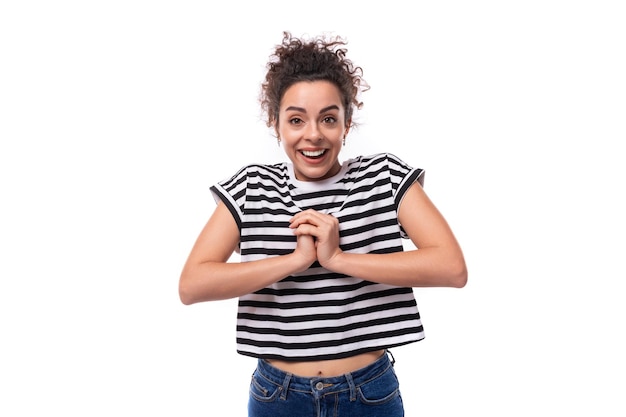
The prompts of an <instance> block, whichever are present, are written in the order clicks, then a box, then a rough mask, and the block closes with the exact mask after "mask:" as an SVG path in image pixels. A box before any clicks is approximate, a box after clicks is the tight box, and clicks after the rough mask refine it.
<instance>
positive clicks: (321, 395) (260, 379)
mask: <svg viewBox="0 0 626 417" xmlns="http://www.w3.org/2000/svg"><path fill="white" fill-rule="evenodd" d="M392 358H393V357H392ZM350 416H358V417H402V416H404V406H403V404H402V397H401V396H400V389H399V383H398V378H397V377H396V373H395V371H394V369H393V362H392V361H391V360H389V356H388V355H387V354H384V355H382V356H381V357H380V358H379V359H378V360H376V362H374V363H372V364H371V365H368V366H366V367H364V368H361V369H358V370H356V371H354V372H351V373H348V374H345V375H341V376H336V377H332V378H305V377H300V376H296V375H292V374H290V373H287V372H283V371H281V370H280V369H277V368H275V367H273V366H272V365H270V364H269V363H267V362H266V361H264V360H262V359H259V362H258V365H257V368H256V370H255V371H254V374H253V375H252V381H251V383H250V399H249V402H248V417H350Z"/></svg>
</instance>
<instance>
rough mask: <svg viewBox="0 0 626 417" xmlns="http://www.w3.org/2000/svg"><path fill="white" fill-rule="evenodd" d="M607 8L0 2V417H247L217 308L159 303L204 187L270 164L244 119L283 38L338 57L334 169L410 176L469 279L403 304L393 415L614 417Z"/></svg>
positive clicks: (613, 207)
mask: <svg viewBox="0 0 626 417" xmlns="http://www.w3.org/2000/svg"><path fill="white" fill-rule="evenodd" d="M620 3H621V2H619V1H613V2H611V1H554V0H542V1H532V0H531V1H523V2H522V1H506V2H505V1H484V0H483V1H473V2H470V1H437V2H412V3H411V2H400V1H384V2H374V3H371V4H370V3H368V2H365V3H364V2H357V1H349V2H348V1H346V2H341V1H331V2H325V1H317V2H304V3H302V2H295V3H294V2H287V1H268V2H254V3H253V2H250V4H242V3H240V2H218V3H214V4H216V5H212V4H211V3H209V2H204V1H184V0H183V1H138V0H126V1H107V2H104V1H101V2H98V1H89V2H88V1H67V0H65V1H55V2H52V1H50V2H44V1H5V2H2V4H1V5H0V64H1V65H0V139H1V147H0V193H1V194H0V196H1V198H2V202H1V204H0V210H1V212H0V250H1V252H0V332H1V338H2V339H1V343H0V352H1V356H0V415H3V416H7V417H8V416H11V417H13V416H38V415H63V416H110V415H116V416H146V415H162V416H212V415H229V416H244V415H245V407H246V401H247V389H248V382H249V376H250V374H251V373H252V370H253V368H254V360H252V359H250V358H246V357H243V356H240V355H238V354H236V353H235V344H234V343H235V341H234V324H235V300H227V301H222V302H215V303H205V304H198V305H194V306H183V305H182V304H181V303H180V302H179V300H178V294H177V284H178V276H179V273H180V270H181V268H182V265H183V263H184V261H185V258H186V256H187V254H188V252H189V250H190V248H191V245H192V244H193V241H194V240H195V238H196V236H197V234H198V233H199V231H200V228H201V227H202V226H203V224H204V222H205V221H206V219H207V218H208V216H209V214H210V213H211V211H212V209H213V207H214V202H213V200H212V198H211V196H210V194H209V190H208V187H209V186H210V185H212V184H213V183H215V182H217V181H218V180H221V179H223V178H225V177H226V176H230V175H231V174H233V173H234V172H235V171H236V170H237V169H238V168H239V167H241V166H242V165H244V164H247V163H250V162H277V161H280V160H284V159H285V156H284V155H283V153H282V151H281V149H279V148H278V147H277V146H276V142H275V140H274V138H273V137H272V136H271V135H270V134H269V131H268V129H267V128H266V127H265V125H264V124H263V122H262V121H261V120H260V110H259V106H258V103H257V95H258V91H259V85H260V82H261V80H262V77H263V74H264V65H265V63H266V61H267V58H268V56H269V54H270V53H271V51H272V48H273V46H274V45H275V44H276V43H278V42H280V40H281V38H282V31H283V30H290V31H292V32H293V33H294V35H298V36H299V35H306V34H309V35H316V34H319V33H322V32H331V33H334V34H338V35H342V36H344V37H345V38H346V39H347V40H348V42H349V52H348V53H349V56H350V57H351V58H352V59H353V60H354V61H355V63H356V64H357V65H360V66H362V67H363V69H364V77H365V79H366V80H367V81H368V82H369V84H370V85H371V87H372V88H371V90H370V91H369V92H367V93H365V94H364V95H363V97H362V98H363V100H364V102H365V106H364V108H363V110H362V111H360V112H359V113H357V121H359V122H360V123H361V125H360V127H359V128H358V129H356V130H353V131H352V132H351V134H350V135H349V136H348V144H347V146H346V148H345V150H344V152H343V154H342V155H341V157H342V159H345V158H347V157H349V156H354V155H357V154H367V153H373V152H378V151H389V152H393V153H395V154H397V155H398V156H400V157H401V158H402V159H404V160H405V161H406V162H408V163H410V164H411V165H413V166H419V167H422V168H424V169H426V172H427V173H426V190H427V192H428V193H429V195H430V196H431V198H432V199H433V200H434V201H435V203H436V204H437V206H438V207H439V208H440V210H441V211H442V212H443V213H444V215H445V216H446V218H447V219H448V221H449V222H450V224H451V225H452V227H453V229H454V231H455V232H456V234H457V237H458V239H459V240H460V242H461V244H462V246H463V248H464V251H465V254H466V258H467V263H468V267H469V273H470V276H469V283H468V285H467V287H465V288H464V289H461V290H458V289H444V288H435V289H416V290H415V293H416V296H417V299H418V303H419V306H420V310H421V313H422V318H423V321H424V325H425V330H426V335H427V336H426V339H425V340H424V341H422V342H420V343H418V344H413V345H408V346H405V347H402V348H397V349H395V350H394V355H395V357H396V360H397V365H396V369H397V372H398V374H399V376H400V380H401V388H402V392H403V397H404V401H405V405H406V410H407V415H408V416H418V415H419V416H429V417H434V416H453V415H476V416H479V415H480V416H502V415H506V416H527V415H535V416H543V415H545V416H547V415H573V414H575V415H594V416H603V417H606V416H624V415H625V414H626V405H625V404H624V400H623V394H624V389H625V385H624V374H625V372H626V364H625V361H624V353H623V352H624V351H625V348H626V346H625V344H624V342H623V333H624V319H625V318H626V314H625V313H626V312H625V309H624V301H623V298H624V285H623V281H624V278H626V276H625V273H624V267H623V259H624V249H625V247H624V232H625V231H626V230H625V224H624V213H625V212H626V211H625V209H626V207H625V204H624V202H623V197H624V188H625V186H624V180H625V179H626V176H625V175H624V171H623V167H622V166H621V164H622V162H623V158H624V151H623V149H622V147H623V144H624V139H626V123H625V115H626V99H625V97H626V83H625V79H626V77H625V76H624V74H626V59H625V51H626V42H625V40H626V30H625V27H626V26H625V25H624V22H625V21H626V20H625V19H626V14H625V13H624V12H623V11H622V10H621V9H620V8H619V7H618V6H619V5H620ZM409 4H412V6H410V8H409V6H408V5H409ZM223 404H226V410H227V411H226V412H225V413H220V412H218V411H217V410H218V409H223V408H222V407H221V405H223Z"/></svg>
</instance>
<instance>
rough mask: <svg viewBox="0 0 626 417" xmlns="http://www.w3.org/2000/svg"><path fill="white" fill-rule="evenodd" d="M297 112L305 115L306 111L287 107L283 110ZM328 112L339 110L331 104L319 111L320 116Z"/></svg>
mask: <svg viewBox="0 0 626 417" xmlns="http://www.w3.org/2000/svg"><path fill="white" fill-rule="evenodd" d="M290 110H292V111H299V112H301V113H306V110H305V109H304V108H302V107H296V106H289V107H287V108H286V109H285V111H290ZM329 110H339V106H337V105H336V104H331V105H330V106H326V107H324V108H323V109H322V110H320V114H321V113H325V112H327V111H329Z"/></svg>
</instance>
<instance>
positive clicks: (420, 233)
mask: <svg viewBox="0 0 626 417" xmlns="http://www.w3.org/2000/svg"><path fill="white" fill-rule="evenodd" d="M399 220H400V224H402V227H403V228H404V230H405V231H406V232H407V234H408V236H409V238H410V239H411V241H412V242H413V243H414V244H415V246H416V247H417V248H419V249H416V250H410V251H405V252H398V253H389V254H356V253H347V252H343V251H341V249H340V248H339V245H338V243H339V235H338V224H337V219H335V218H334V217H332V216H327V215H324V214H321V213H317V212H313V211H308V212H302V213H299V214H298V215H297V216H296V217H295V218H294V221H293V223H292V227H294V228H296V234H301V233H308V234H311V235H313V236H315V237H316V239H317V242H316V245H317V257H318V260H319V261H320V263H321V264H322V266H324V267H325V268H327V269H329V270H331V271H334V272H338V273H342V274H347V275H351V276H355V277H359V278H362V279H366V280H368V281H373V282H380V283H385V284H391V285H398V286H405V287H458V288H460V287H463V286H465V284H466V282H467V268H466V265H465V259H464V257H463V253H462V251H461V248H460V246H459V244H458V242H457V240H456V238H455V236H454V234H453V233H452V231H451V229H450V227H449V226H448V223H447V222H446V220H445V219H444V217H443V216H442V215H441V213H440V212H439V210H437V208H436V207H435V206H434V204H433V203H432V202H431V200H430V199H429V198H428V196H427V195H426V193H425V192H424V190H423V189H422V187H421V186H420V185H419V184H418V183H415V184H413V185H412V186H411V188H410V189H409V190H408V191H407V193H406V195H405V196H404V199H403V201H402V203H401V205H400V210H399Z"/></svg>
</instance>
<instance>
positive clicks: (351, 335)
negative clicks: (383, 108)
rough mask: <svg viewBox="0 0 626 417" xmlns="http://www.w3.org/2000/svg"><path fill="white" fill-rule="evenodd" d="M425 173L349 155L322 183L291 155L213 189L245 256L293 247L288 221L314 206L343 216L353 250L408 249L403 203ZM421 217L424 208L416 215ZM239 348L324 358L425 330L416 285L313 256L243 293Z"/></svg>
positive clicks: (343, 232) (263, 354) (344, 237)
mask: <svg viewBox="0 0 626 417" xmlns="http://www.w3.org/2000/svg"><path fill="white" fill-rule="evenodd" d="M423 174H424V171H423V170H421V169H415V168H411V167H410V166H408V165H407V164H405V163H404V162H403V161H401V160H400V159H398V158H397V157H396V156H394V155H392V154H376V155H371V156H360V157H356V158H352V159H349V160H347V161H345V162H344V163H343V165H342V167H341V170H340V172H339V173H338V174H337V175H335V176H333V177H332V178H328V179H325V180H322V181H309V182H303V181H298V180H297V179H296V178H295V175H294V172H293V166H292V164H290V163H279V164H274V165H249V166H246V167H244V168H242V169H241V170H239V171H238V172H237V173H236V174H235V175H234V176H233V177H231V178H229V179H227V180H224V181H221V182H219V183H218V184H216V185H214V186H212V187H211V191H212V193H213V194H214V196H215V198H216V199H221V200H222V201H223V202H224V203H225V204H226V206H227V207H228V209H229V210H230V212H231V213H232V215H233V217H234V218H235V220H236V222H237V225H238V226H239V231H240V247H239V249H240V255H241V262H248V261H253V260H257V259H263V258H267V257H272V256H280V255H284V254H288V253H291V252H293V250H294V249H295V246H296V237H295V235H294V233H293V230H292V229H290V228H289V219H290V218H291V217H292V216H293V215H295V214H296V213H298V212H299V211H302V210H305V209H309V208H312V209H314V210H318V211H320V212H323V213H326V214H332V215H333V216H335V217H336V218H337V219H338V220H339V236H340V239H339V240H340V242H339V243H340V247H341V249H342V250H343V251H344V252H352V253H390V252H400V251H402V250H403V246H402V238H406V237H407V236H406V234H405V233H404V231H403V229H402V227H401V225H400V224H398V214H397V213H398V207H399V205H400V201H401V200H402V198H403V196H404V195H405V193H406V191H407V189H408V188H409V187H410V186H411V185H412V184H413V183H414V182H415V181H418V182H420V183H421V184H423ZM416 215H419V213H416ZM236 337H237V351H238V352H239V353H241V354H244V355H249V356H253V357H258V358H264V359H283V360H298V361H310V360H326V359H339V358H345V357H348V356H353V355H356V354H359V353H364V352H368V351H374V350H378V349H385V348H391V347H394V346H399V345H404V344H407V343H411V342H416V341H418V340H421V339H423V338H424V331H423V328H422V323H421V321H420V315H419V312H418V309H417V303H416V301H415V298H414V295H413V290H412V289H411V288H408V287H396V286H392V285H386V284H378V283H374V282H371V281H365V280H362V279H360V278H359V277H352V276H346V275H343V274H337V273H334V272H331V271H329V270H327V269H324V268H322V267H321V266H320V265H319V263H317V262H315V263H314V264H313V265H311V267H310V268H309V269H308V270H307V271H305V272H302V273H298V274H294V275H291V276H288V277H286V278H284V279H283V280H281V281H279V282H277V283H275V284H273V285H271V286H269V287H266V288H264V289H262V290H259V291H257V292H255V293H252V294H248V295H244V296H242V297H240V298H239V302H238V313H237V332H236Z"/></svg>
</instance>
